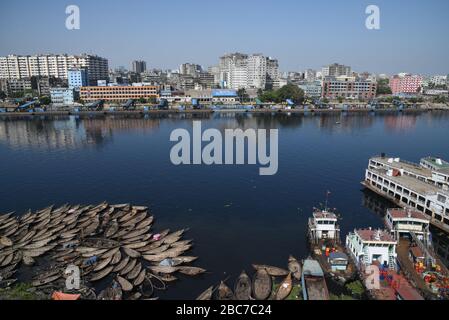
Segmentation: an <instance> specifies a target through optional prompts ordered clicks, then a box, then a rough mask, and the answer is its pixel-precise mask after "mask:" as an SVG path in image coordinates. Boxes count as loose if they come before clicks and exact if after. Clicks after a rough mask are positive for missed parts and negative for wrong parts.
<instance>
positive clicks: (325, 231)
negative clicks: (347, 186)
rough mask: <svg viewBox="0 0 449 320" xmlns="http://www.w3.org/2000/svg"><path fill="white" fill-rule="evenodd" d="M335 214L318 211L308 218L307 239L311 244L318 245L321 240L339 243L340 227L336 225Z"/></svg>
mask: <svg viewBox="0 0 449 320" xmlns="http://www.w3.org/2000/svg"><path fill="white" fill-rule="evenodd" d="M337 220H338V219H337V216H336V215H335V213H332V212H329V211H327V210H319V211H315V212H314V213H313V217H312V218H309V237H310V241H311V242H312V243H319V242H320V241H321V240H331V241H334V242H336V243H338V242H340V226H339V225H337Z"/></svg>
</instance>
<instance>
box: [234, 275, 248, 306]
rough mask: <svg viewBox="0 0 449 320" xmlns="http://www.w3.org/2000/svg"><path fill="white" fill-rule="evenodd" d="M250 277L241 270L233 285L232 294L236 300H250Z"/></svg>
mask: <svg viewBox="0 0 449 320" xmlns="http://www.w3.org/2000/svg"><path fill="white" fill-rule="evenodd" d="M251 288H252V286H251V279H250V277H249V276H248V275H247V274H246V272H245V271H242V273H241V274H240V276H239V277H238V278H237V281H236V283H235V286H234V296H235V299H236V300H244V301H246V300H250V298H251V290H252V289H251Z"/></svg>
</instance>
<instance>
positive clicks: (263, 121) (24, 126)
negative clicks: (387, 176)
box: [0, 112, 449, 149]
mask: <svg viewBox="0 0 449 320" xmlns="http://www.w3.org/2000/svg"><path fill="white" fill-rule="evenodd" d="M448 117H449V113H447V112H432V114H431V115H429V114H426V113H410V114H407V113H399V112H396V113H380V114H376V115H374V114H367V113H348V112H341V113H340V112H336V113H322V114H321V113H317V114H314V113H308V114H297V113H278V112H273V113H241V112H215V113H162V114H145V115H139V114H136V115H100V116H97V115H95V116H94V115H92V116H86V115H80V116H31V115H30V116H28V115H26V116H23V117H18V118H8V117H0V143H4V144H6V145H8V146H10V147H13V148H14V147H38V148H48V149H54V148H82V147H85V146H89V145H96V146H102V145H105V144H107V143H108V142H110V141H112V139H113V135H114V132H121V131H133V132H144V133H145V132H149V131H152V130H155V129H158V128H159V127H160V124H161V121H164V123H165V124H167V125H173V124H176V125H179V124H180V121H183V120H185V121H189V122H190V121H193V120H203V121H204V124H205V126H215V127H217V128H218V129H221V130H224V129H226V128H242V129H248V128H263V129H272V128H279V129H295V128H300V127H302V126H304V125H312V126H316V127H317V128H319V129H320V131H322V132H325V133H327V134H336V133H353V132H357V131H360V130H361V129H366V128H370V127H372V126H373V125H374V124H375V123H376V122H380V123H382V122H383V124H384V126H385V129H386V131H392V132H397V131H409V130H412V129H414V128H415V127H416V123H417V121H418V119H419V118H424V121H426V122H432V121H439V120H446V119H448ZM209 122H210V123H209ZM214 122H216V123H214ZM181 123H182V122H181Z"/></svg>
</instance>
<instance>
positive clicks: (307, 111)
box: [0, 107, 449, 117]
mask: <svg viewBox="0 0 449 320" xmlns="http://www.w3.org/2000/svg"><path fill="white" fill-rule="evenodd" d="M432 111H448V112H449V107H447V108H444V107H438V108H425V109H423V108H407V109H403V110H400V109H397V108H386V109H375V110H372V109H348V110H342V109H254V110H244V109H221V110H212V109H198V110H197V109H188V110H177V109H169V110H148V111H143V110H114V111H113V110H102V111H79V112H74V111H45V112H4V113H0V117H17V116H25V115H39V116H40V115H48V116H64V115H136V114H137V115H146V114H148V115H152V114H193V113H195V114H213V113H249V114H252V113H254V114H264V113H289V114H292V113H294V114H338V113H343V112H344V113H360V114H364V113H371V112H374V113H376V114H383V113H391V112H401V113H404V114H407V113H422V112H432Z"/></svg>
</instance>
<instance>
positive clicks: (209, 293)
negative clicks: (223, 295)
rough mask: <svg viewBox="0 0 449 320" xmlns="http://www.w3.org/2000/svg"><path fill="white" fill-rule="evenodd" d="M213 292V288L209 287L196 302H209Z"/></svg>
mask: <svg viewBox="0 0 449 320" xmlns="http://www.w3.org/2000/svg"><path fill="white" fill-rule="evenodd" d="M213 292H214V286H210V287H209V288H207V289H206V290H205V291H203V292H202V293H201V294H200V295H199V296H198V297H197V298H196V300H201V301H204V300H210V299H212V294H213Z"/></svg>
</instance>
